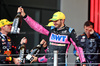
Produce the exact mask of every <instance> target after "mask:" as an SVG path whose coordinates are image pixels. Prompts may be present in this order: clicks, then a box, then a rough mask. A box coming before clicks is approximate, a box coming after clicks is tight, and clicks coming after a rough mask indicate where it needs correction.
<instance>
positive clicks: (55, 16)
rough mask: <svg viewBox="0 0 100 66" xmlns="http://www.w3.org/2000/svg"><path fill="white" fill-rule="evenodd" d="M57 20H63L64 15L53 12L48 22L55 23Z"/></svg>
mask: <svg viewBox="0 0 100 66" xmlns="http://www.w3.org/2000/svg"><path fill="white" fill-rule="evenodd" d="M59 19H65V15H64V14H63V13H62V12H55V13H54V14H53V17H52V18H51V19H49V21H56V20H59Z"/></svg>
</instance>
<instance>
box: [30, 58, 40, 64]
mask: <svg viewBox="0 0 100 66" xmlns="http://www.w3.org/2000/svg"><path fill="white" fill-rule="evenodd" d="M33 58H34V59H33V60H32V61H31V62H30V64H31V63H32V62H37V61H38V57H35V56H33Z"/></svg>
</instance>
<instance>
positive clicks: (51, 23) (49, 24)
mask: <svg viewBox="0 0 100 66" xmlns="http://www.w3.org/2000/svg"><path fill="white" fill-rule="evenodd" d="M46 26H54V24H53V22H49V23H48V25H46Z"/></svg>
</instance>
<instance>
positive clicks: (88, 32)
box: [84, 25, 93, 34]
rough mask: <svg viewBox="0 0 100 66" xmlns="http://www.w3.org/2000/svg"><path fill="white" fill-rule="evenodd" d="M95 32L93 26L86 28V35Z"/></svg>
mask: <svg viewBox="0 0 100 66" xmlns="http://www.w3.org/2000/svg"><path fill="white" fill-rule="evenodd" d="M92 30H93V26H92V25H90V26H84V31H85V33H86V34H90V32H91V31H92Z"/></svg>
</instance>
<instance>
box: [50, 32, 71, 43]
mask: <svg viewBox="0 0 100 66" xmlns="http://www.w3.org/2000/svg"><path fill="white" fill-rule="evenodd" d="M67 39H68V36H66V35H59V34H58V35H57V34H53V33H52V34H51V36H50V38H49V40H50V41H51V42H56V43H69V41H68V40H67Z"/></svg>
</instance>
